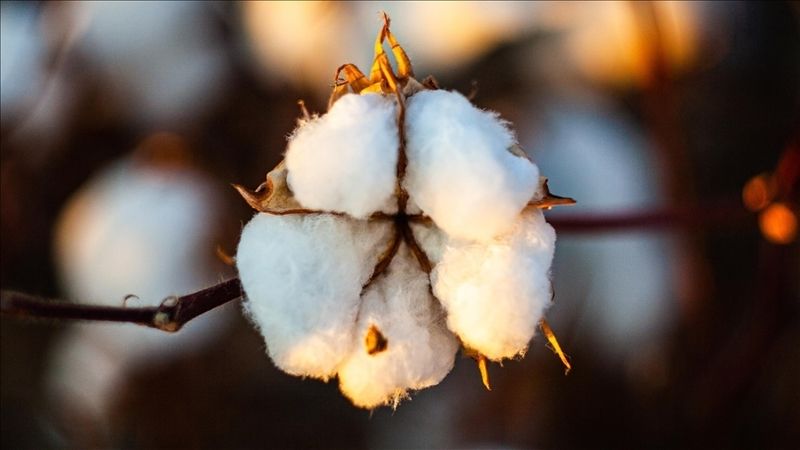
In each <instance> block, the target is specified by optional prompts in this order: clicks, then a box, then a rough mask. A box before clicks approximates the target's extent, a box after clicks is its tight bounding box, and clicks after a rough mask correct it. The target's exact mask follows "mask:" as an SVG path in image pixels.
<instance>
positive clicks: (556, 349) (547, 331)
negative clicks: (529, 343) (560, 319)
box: [539, 319, 572, 375]
mask: <svg viewBox="0 0 800 450" xmlns="http://www.w3.org/2000/svg"><path fill="white" fill-rule="evenodd" d="M539 328H541V329H542V333H544V336H545V337H546V338H547V342H549V343H550V345H551V347H552V350H553V353H555V354H556V355H558V357H559V358H560V359H561V363H562V364H564V368H565V369H564V375H567V374H569V371H570V370H572V365H571V364H570V363H569V360H568V359H567V355H565V354H564V351H563V350H561V345H559V344H558V339H556V335H555V333H553V330H552V329H551V328H550V325H548V323H547V321H546V320H544V319H542V320H541V321H540V322H539Z"/></svg>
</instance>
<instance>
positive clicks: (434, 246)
mask: <svg viewBox="0 0 800 450" xmlns="http://www.w3.org/2000/svg"><path fill="white" fill-rule="evenodd" d="M409 225H410V226H411V232H412V233H414V240H415V241H417V244H418V245H419V247H420V248H421V249H422V251H423V252H425V256H427V257H428V260H429V261H430V262H431V264H434V265H435V264H438V263H439V261H441V260H442V253H443V252H444V249H445V245H446V244H447V241H448V237H447V235H446V234H444V232H442V230H440V229H439V228H438V227H436V225H433V224H422V223H411V224H409Z"/></svg>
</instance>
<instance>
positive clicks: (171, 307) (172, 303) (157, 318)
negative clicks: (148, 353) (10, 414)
mask: <svg viewBox="0 0 800 450" xmlns="http://www.w3.org/2000/svg"><path fill="white" fill-rule="evenodd" d="M241 297H242V286H241V283H240V282H239V279H238V278H232V279H230V280H227V281H223V282H222V283H220V284H217V285H215V286H212V287H210V288H207V289H203V290H202V291H197V292H194V293H191V294H187V295H184V296H181V297H169V298H167V299H166V300H164V301H163V302H162V303H161V304H160V305H159V306H148V307H142V308H128V307H125V306H118V307H115V306H100V305H85V304H79V303H70V302H65V301H61V300H48V299H44V298H41V297H36V296H34V295H30V294H24V293H20V292H14V291H6V290H3V291H0V313H2V315H4V316H5V315H8V316H16V317H27V318H35V319H64V320H92V321H109V322H127V323H136V324H139V325H145V326H148V327H151V328H157V329H159V330H162V331H168V332H174V331H178V330H180V329H181V327H183V326H184V325H185V324H186V323H187V322H189V321H190V320H192V319H194V318H195V317H197V316H200V315H202V314H205V313H206V312H208V311H211V310H212V309H214V308H216V307H218V306H222V305H224V304H225V303H229V302H232V301H234V300H238V299H240V298H241Z"/></svg>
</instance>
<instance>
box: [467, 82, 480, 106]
mask: <svg viewBox="0 0 800 450" xmlns="http://www.w3.org/2000/svg"><path fill="white" fill-rule="evenodd" d="M469 85H470V89H469V94H467V100H469V101H470V102H472V101H473V100H475V97H477V96H478V81H477V80H472V81H470V83H469Z"/></svg>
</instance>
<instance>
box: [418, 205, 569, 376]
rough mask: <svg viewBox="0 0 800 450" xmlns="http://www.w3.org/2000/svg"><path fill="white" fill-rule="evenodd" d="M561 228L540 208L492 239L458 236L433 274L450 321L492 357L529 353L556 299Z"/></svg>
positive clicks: (464, 338) (463, 336)
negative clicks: (554, 271) (553, 273)
mask: <svg viewBox="0 0 800 450" xmlns="http://www.w3.org/2000/svg"><path fill="white" fill-rule="evenodd" d="M555 237H556V236H555V231H553V228H552V227H551V226H550V225H549V224H548V223H547V222H545V220H544V216H543V215H542V213H541V212H540V211H538V210H533V211H526V212H525V213H523V215H522V216H521V217H520V218H519V220H518V221H517V222H516V224H515V225H514V228H513V230H512V231H511V232H510V233H509V234H507V235H503V236H500V237H497V238H495V239H493V240H492V241H490V242H487V243H475V242H466V241H459V240H452V241H451V242H449V243H448V244H447V248H446V249H445V251H444V256H443V257H442V261H441V262H440V263H439V264H438V265H437V266H436V267H435V268H434V270H433V272H432V274H431V280H432V282H433V292H434V294H435V295H436V297H437V298H438V299H439V300H440V301H441V302H442V304H443V305H444V308H445V310H446V311H447V326H448V327H449V328H450V329H451V330H453V331H454V332H455V333H456V334H458V335H459V337H460V338H461V340H462V341H463V342H464V345H465V346H466V347H468V348H471V349H474V350H477V351H478V352H480V353H482V354H484V355H485V356H486V357H488V358H489V359H492V360H501V359H503V358H511V357H514V356H517V355H519V354H521V353H524V352H525V350H526V349H527V347H528V342H529V341H530V339H531V338H532V337H533V334H534V331H535V329H536V325H537V323H538V322H539V320H540V319H541V318H542V314H543V313H544V310H545V309H546V308H547V306H548V305H549V304H550V298H551V286H550V280H549V272H550V264H551V262H552V259H553V252H554V248H555Z"/></svg>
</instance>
